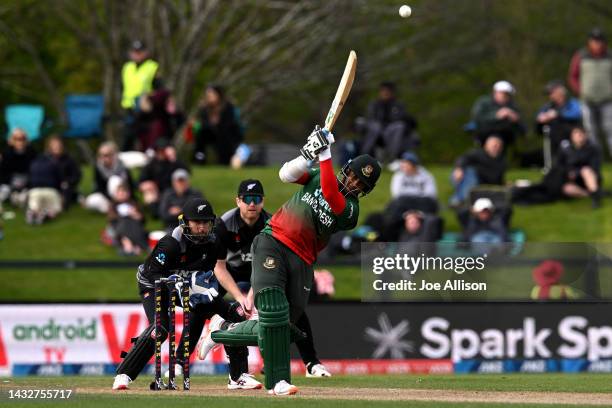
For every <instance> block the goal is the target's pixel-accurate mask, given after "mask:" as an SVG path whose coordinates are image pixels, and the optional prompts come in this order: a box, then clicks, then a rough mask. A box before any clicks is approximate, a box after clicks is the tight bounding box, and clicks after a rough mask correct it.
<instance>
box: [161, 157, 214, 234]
mask: <svg viewBox="0 0 612 408" xmlns="http://www.w3.org/2000/svg"><path fill="white" fill-rule="evenodd" d="M190 198H201V199H203V198H204V196H203V195H202V193H201V192H200V191H198V190H194V189H192V188H191V183H190V180H189V173H188V172H187V170H185V169H177V170H175V171H174V173H172V186H171V188H168V189H166V190H165V191H164V193H163V194H162V196H161V199H160V204H159V215H160V218H161V219H162V221H163V222H164V224H165V225H166V229H168V230H172V229H174V228H176V227H177V226H178V224H179V223H178V218H177V217H178V215H179V214H180V213H181V211H182V208H183V206H184V205H185V203H187V201H189V199H190Z"/></svg>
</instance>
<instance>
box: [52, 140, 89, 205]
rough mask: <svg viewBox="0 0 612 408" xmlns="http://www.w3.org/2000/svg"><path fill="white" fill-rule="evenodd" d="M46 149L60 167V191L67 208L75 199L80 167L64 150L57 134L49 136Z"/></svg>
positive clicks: (79, 178)
mask: <svg viewBox="0 0 612 408" xmlns="http://www.w3.org/2000/svg"><path fill="white" fill-rule="evenodd" d="M47 151H48V152H49V155H50V156H51V158H52V159H53V161H54V162H55V163H56V164H57V165H58V166H59V168H60V174H61V184H60V192H61V194H62V202H63V206H64V209H67V208H68V207H69V206H70V205H71V204H73V203H75V202H76V201H77V198H78V187H79V183H80V181H81V169H80V167H79V165H78V164H77V163H76V161H75V160H74V159H73V158H72V157H71V156H70V155H69V154H68V153H66V152H65V151H64V142H63V141H62V139H61V138H60V137H59V136H51V137H50V138H49V140H48V141H47Z"/></svg>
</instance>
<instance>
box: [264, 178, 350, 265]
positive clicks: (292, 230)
mask: <svg viewBox="0 0 612 408" xmlns="http://www.w3.org/2000/svg"><path fill="white" fill-rule="evenodd" d="M309 176H310V177H309V178H308V180H307V181H306V183H305V184H304V185H303V186H302V188H301V189H300V191H298V192H297V193H295V194H294V195H293V196H292V197H291V198H290V199H289V201H287V202H286V203H285V204H283V206H282V207H281V208H280V209H279V210H278V211H277V212H276V213H274V215H273V216H272V218H271V219H270V220H269V221H268V225H266V227H265V228H264V230H263V232H264V233H267V234H270V235H272V236H273V237H274V238H276V239H277V240H279V241H280V242H282V243H283V244H285V245H286V246H287V247H289V248H290V249H291V250H292V251H293V252H295V253H296V254H297V255H298V256H299V257H300V258H302V259H303V260H304V262H306V263H308V264H309V265H312V264H313V263H314V262H315V260H316V259H317V254H318V253H319V252H320V251H321V250H322V249H323V248H325V246H326V245H327V243H328V242H329V237H330V236H331V235H332V234H333V233H335V232H337V231H343V230H350V229H352V228H355V226H356V225H357V219H358V218H359V201H358V200H357V198H355V197H353V196H347V197H345V199H346V206H345V208H344V211H343V212H342V213H341V214H340V215H336V214H334V212H333V211H332V209H331V207H330V206H329V204H328V203H327V201H325V198H324V197H323V193H322V192H321V179H320V172H319V169H313V170H310V173H309Z"/></svg>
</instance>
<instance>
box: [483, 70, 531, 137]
mask: <svg viewBox="0 0 612 408" xmlns="http://www.w3.org/2000/svg"><path fill="white" fill-rule="evenodd" d="M515 92H516V91H515V89H514V86H512V84H511V83H510V82H508V81H498V82H496V83H495V84H494V85H493V93H492V94H491V95H484V96H481V97H480V98H478V100H476V102H475V103H474V106H473V107H472V121H473V122H474V124H475V126H476V135H475V136H476V139H477V140H478V141H479V142H480V144H484V142H485V140H486V139H487V137H489V136H490V135H492V134H496V135H498V136H499V137H501V138H502V140H503V142H504V146H507V145H509V144H512V143H513V142H514V140H515V139H516V137H517V136H520V135H522V134H524V133H525V127H524V125H523V124H522V123H521V114H520V112H519V109H518V107H517V106H516V104H515V103H514V101H513V96H514V94H515Z"/></svg>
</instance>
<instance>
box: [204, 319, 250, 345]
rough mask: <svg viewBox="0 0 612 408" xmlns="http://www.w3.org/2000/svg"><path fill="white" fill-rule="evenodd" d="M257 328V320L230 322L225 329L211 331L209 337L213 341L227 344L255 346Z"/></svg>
mask: <svg viewBox="0 0 612 408" xmlns="http://www.w3.org/2000/svg"><path fill="white" fill-rule="evenodd" d="M258 328H259V322H258V321H257V320H247V321H245V322H240V323H235V324H232V325H231V326H230V327H229V329H227V330H217V331H216V332H213V333H211V337H212V339H213V341H214V342H215V343H221V344H225V345H227V346H257V345H258V344H259V343H258V335H257V334H258Z"/></svg>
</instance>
